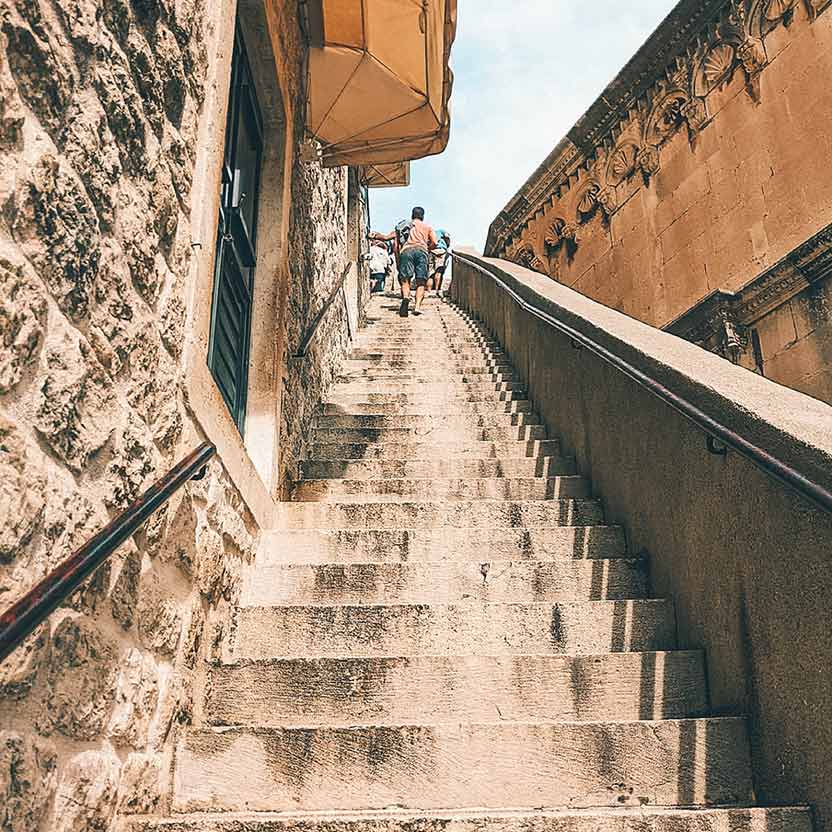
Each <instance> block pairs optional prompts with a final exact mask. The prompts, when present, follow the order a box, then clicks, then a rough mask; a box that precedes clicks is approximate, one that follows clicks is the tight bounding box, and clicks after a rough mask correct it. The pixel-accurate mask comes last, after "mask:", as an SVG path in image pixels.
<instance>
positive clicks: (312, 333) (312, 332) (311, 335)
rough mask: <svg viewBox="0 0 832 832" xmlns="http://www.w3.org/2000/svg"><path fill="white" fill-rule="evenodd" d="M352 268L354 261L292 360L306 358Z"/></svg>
mask: <svg viewBox="0 0 832 832" xmlns="http://www.w3.org/2000/svg"><path fill="white" fill-rule="evenodd" d="M351 268H352V260H350V262H349V263H347V265H346V267H345V268H344V273H343V274H342V275H341V277H340V278H339V280H338V282H337V283H336V284H335V286H333V287H332V291H331V292H330V293H329V296H328V297H327V299H326V300H325V301H324V305H323V306H322V307H321V311H320V312H318V314H317V315H316V316H315V318H314V320H313V321H312V324H311V325H310V327H309V329H307V330H306V334H305V335H304V336H303V338H301V341H300V345H299V346H298V349H297V352H295V353H293V354H292V358H305V357H306V351H307V350H308V349H309V345H310V344H311V343H312V339H313V338H314V337H315V333H316V332H317V331H318V327H319V326H320V325H321V321H322V320H323V319H324V315H326V313H327V310H328V309H329V307H330V306H332V302H333V301H334V300H335V297H336V295H337V294H338V292H339V291H341V289H342V288H343V286H344V283H345V282H346V280H347V275H348V274H349V273H350V269H351Z"/></svg>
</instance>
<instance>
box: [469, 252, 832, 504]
mask: <svg viewBox="0 0 832 832" xmlns="http://www.w3.org/2000/svg"><path fill="white" fill-rule="evenodd" d="M452 256H453V257H454V258H455V259H456V260H459V261H461V262H463V263H465V264H466V265H468V266H471V268H473V269H474V270H475V271H477V272H479V273H480V274H482V275H485V276H486V277H489V278H490V279H491V280H493V281H494V282H495V283H496V284H497V285H498V286H500V287H501V288H502V289H503V290H504V291H505V292H506V293H507V294H508V295H509V296H510V297H511V299H512V300H514V301H515V302H516V303H517V304H518V306H520V308H521V309H523V310H524V311H526V312H528V313H530V314H531V315H534V316H535V317H536V318H538V319H539V320H541V321H543V322H544V323H546V324H548V325H549V326H551V327H553V328H554V329H556V330H558V331H559V332H561V333H563V334H564V335H566V336H567V337H568V338H570V339H571V340H572V343H573V344H578V345H580V346H581V347H585V348H586V349H588V350H589V351H590V352H592V353H594V354H595V355H597V356H598V357H599V358H602V359H603V360H604V361H606V362H607V364H610V365H611V366H612V367H614V368H615V369H616V370H619V371H620V372H621V373H623V374H624V375H626V376H627V377H628V378H630V379H632V380H633V381H635V382H636V383H637V384H639V385H640V386H641V387H643V388H644V389H645V390H647V391H649V392H650V393H652V394H653V395H654V396H656V397H657V398H658V399H661V400H662V401H663V402H664V403H665V404H667V405H669V406H670V407H672V408H673V409H674V410H675V411H676V412H677V413H679V414H681V415H682V416H684V417H685V418H686V419H687V420H688V421H690V422H693V424H695V425H696V426H697V427H698V428H700V429H701V430H703V431H704V432H705V434H706V436H707V437H708V450H710V451H711V452H712V453H721V452H724V450H723V451H720V449H717V448H715V446H714V445H713V441H714V439H716V440H717V441H719V442H720V443H721V444H722V445H724V446H725V447H728V448H732V449H733V450H734V451H736V452H737V453H738V454H740V455H741V456H743V457H745V458H746V459H747V460H749V462H751V463H753V464H754V465H756V466H757V467H758V468H759V469H760V470H761V471H763V472H764V473H766V474H767V475H768V476H770V477H771V478H772V479H775V480H777V481H778V482H780V483H782V484H783V485H786V486H788V487H789V488H791V489H792V490H794V491H796V492H797V493H798V494H800V495H801V496H802V497H805V498H806V499H807V500H810V501H811V502H812V503H814V504H815V505H816V506H817V507H818V508H820V509H822V510H824V511H826V512H829V513H830V514H832V491H829V490H828V489H826V488H824V487H823V486H822V485H821V484H820V483H817V482H814V480H811V479H809V477H807V476H805V475H803V474H801V473H800V472H799V471H796V470H795V469H794V468H792V467H791V466H790V465H788V464H787V463H785V462H783V461H782V460H780V459H778V458H777V457H776V456H774V455H773V454H771V453H769V452H768V451H766V450H764V449H763V448H760V447H758V446H757V445H755V444H754V443H753V442H751V441H750V440H748V439H746V438H745V437H743V436H740V434H738V433H736V432H735V431H733V430H731V428H729V427H727V426H726V425H723V424H722V423H721V422H719V421H718V420H717V419H715V418H714V417H713V416H710V415H708V414H707V413H705V412H704V411H703V410H701V409H700V408H699V407H697V406H696V405H695V404H693V402H691V401H689V400H688V399H686V398H684V396H681V395H679V394H678V393H674V392H673V391H672V390H670V389H668V388H667V387H665V386H664V385H663V384H662V383H661V382H659V381H657V380H656V379H654V378H653V377H652V376H649V375H647V373H645V372H643V371H642V370H639V369H638V368H637V367H634V366H633V365H632V364H630V363H629V362H627V361H625V360H624V359H623V358H621V356H619V355H616V354H615V353H613V352H611V351H610V350H608V349H607V348H606V347H603V346H601V344H599V343H598V342H597V341H594V340H593V339H592V338H590V337H589V336H588V335H585V334H584V333H583V332H579V331H578V330H577V329H574V328H573V327H571V326H569V324H566V323H564V322H563V321H560V320H558V319H557V318H555V317H553V316H552V315H549V314H548V313H547V312H544V311H543V310H542V309H538V308H537V307H536V306H533V305H532V304H530V303H529V302H528V301H527V300H525V299H524V298H522V297H521V296H520V295H518V294H517V292H515V291H514V290H513V289H512V288H511V287H510V286H509V285H508V284H507V283H505V281H503V280H501V279H500V278H499V277H497V275H495V274H494V273H493V272H490V271H489V270H488V269H486V268H483V267H482V266H481V265H480V264H479V263H477V262H475V261H473V260H471V259H469V258H468V257H465V256H464V255H461V254H458V253H456V252H454V253H453V255H452Z"/></svg>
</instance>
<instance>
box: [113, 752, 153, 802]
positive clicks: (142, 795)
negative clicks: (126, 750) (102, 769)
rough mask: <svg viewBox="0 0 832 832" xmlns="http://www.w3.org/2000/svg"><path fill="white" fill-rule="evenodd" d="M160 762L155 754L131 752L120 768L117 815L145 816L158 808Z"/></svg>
mask: <svg viewBox="0 0 832 832" xmlns="http://www.w3.org/2000/svg"><path fill="white" fill-rule="evenodd" d="M161 795H162V760H161V758H160V757H159V755H157V754H140V753H136V752H132V753H131V754H129V755H128V757H127V759H126V760H125V761H124V765H122V767H121V782H120V783H119V787H118V796H117V798H116V805H117V809H118V812H119V814H123V815H147V814H151V813H153V812H155V811H156V810H157V809H158V807H159V801H160V800H161Z"/></svg>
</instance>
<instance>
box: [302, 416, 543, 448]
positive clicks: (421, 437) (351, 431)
mask: <svg viewBox="0 0 832 832" xmlns="http://www.w3.org/2000/svg"><path fill="white" fill-rule="evenodd" d="M547 437H548V431H547V430H546V426H545V425H490V426H488V427H476V426H474V425H470V426H467V427H462V426H460V425H454V424H453V423H451V424H449V425H447V426H445V425H443V424H442V423H441V422H440V423H439V424H433V423H432V422H429V421H427V420H426V421H425V423H424V424H422V425H419V426H418V427H408V428H405V427H400V428H394V427H385V428H329V427H318V426H314V427H313V428H312V442H313V444H326V443H340V444H347V445H355V444H358V443H360V442H367V443H373V444H375V443H378V442H392V443H394V444H404V443H407V442H418V443H424V442H427V441H436V442H453V441H455V440H457V441H460V442H511V441H520V442H522V441H525V440H530V439H546V438H547Z"/></svg>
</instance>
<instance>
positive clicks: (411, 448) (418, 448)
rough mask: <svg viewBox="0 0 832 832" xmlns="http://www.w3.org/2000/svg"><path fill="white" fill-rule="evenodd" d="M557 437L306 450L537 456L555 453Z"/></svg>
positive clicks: (333, 454)
mask: <svg viewBox="0 0 832 832" xmlns="http://www.w3.org/2000/svg"><path fill="white" fill-rule="evenodd" d="M559 453H560V442H559V441H558V440H557V439H536V440H535V439H532V440H526V441H518V440H508V441H502V442H486V441H482V440H475V439H471V440H470V441H465V442H459V441H456V442H446V441H442V440H437V439H434V438H432V437H428V438H426V439H425V440H424V441H422V442H419V441H409V442H392V441H389V440H388V441H386V442H385V443H384V444H381V445H371V444H369V443H367V442H337V441H336V442H315V443H313V444H312V446H311V447H310V450H309V456H310V457H312V458H313V459H399V460H405V459H428V460H430V459H449V458H457V457H473V458H475V459H501V458H505V459H536V458H538V457H552V456H558V455H559Z"/></svg>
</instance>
